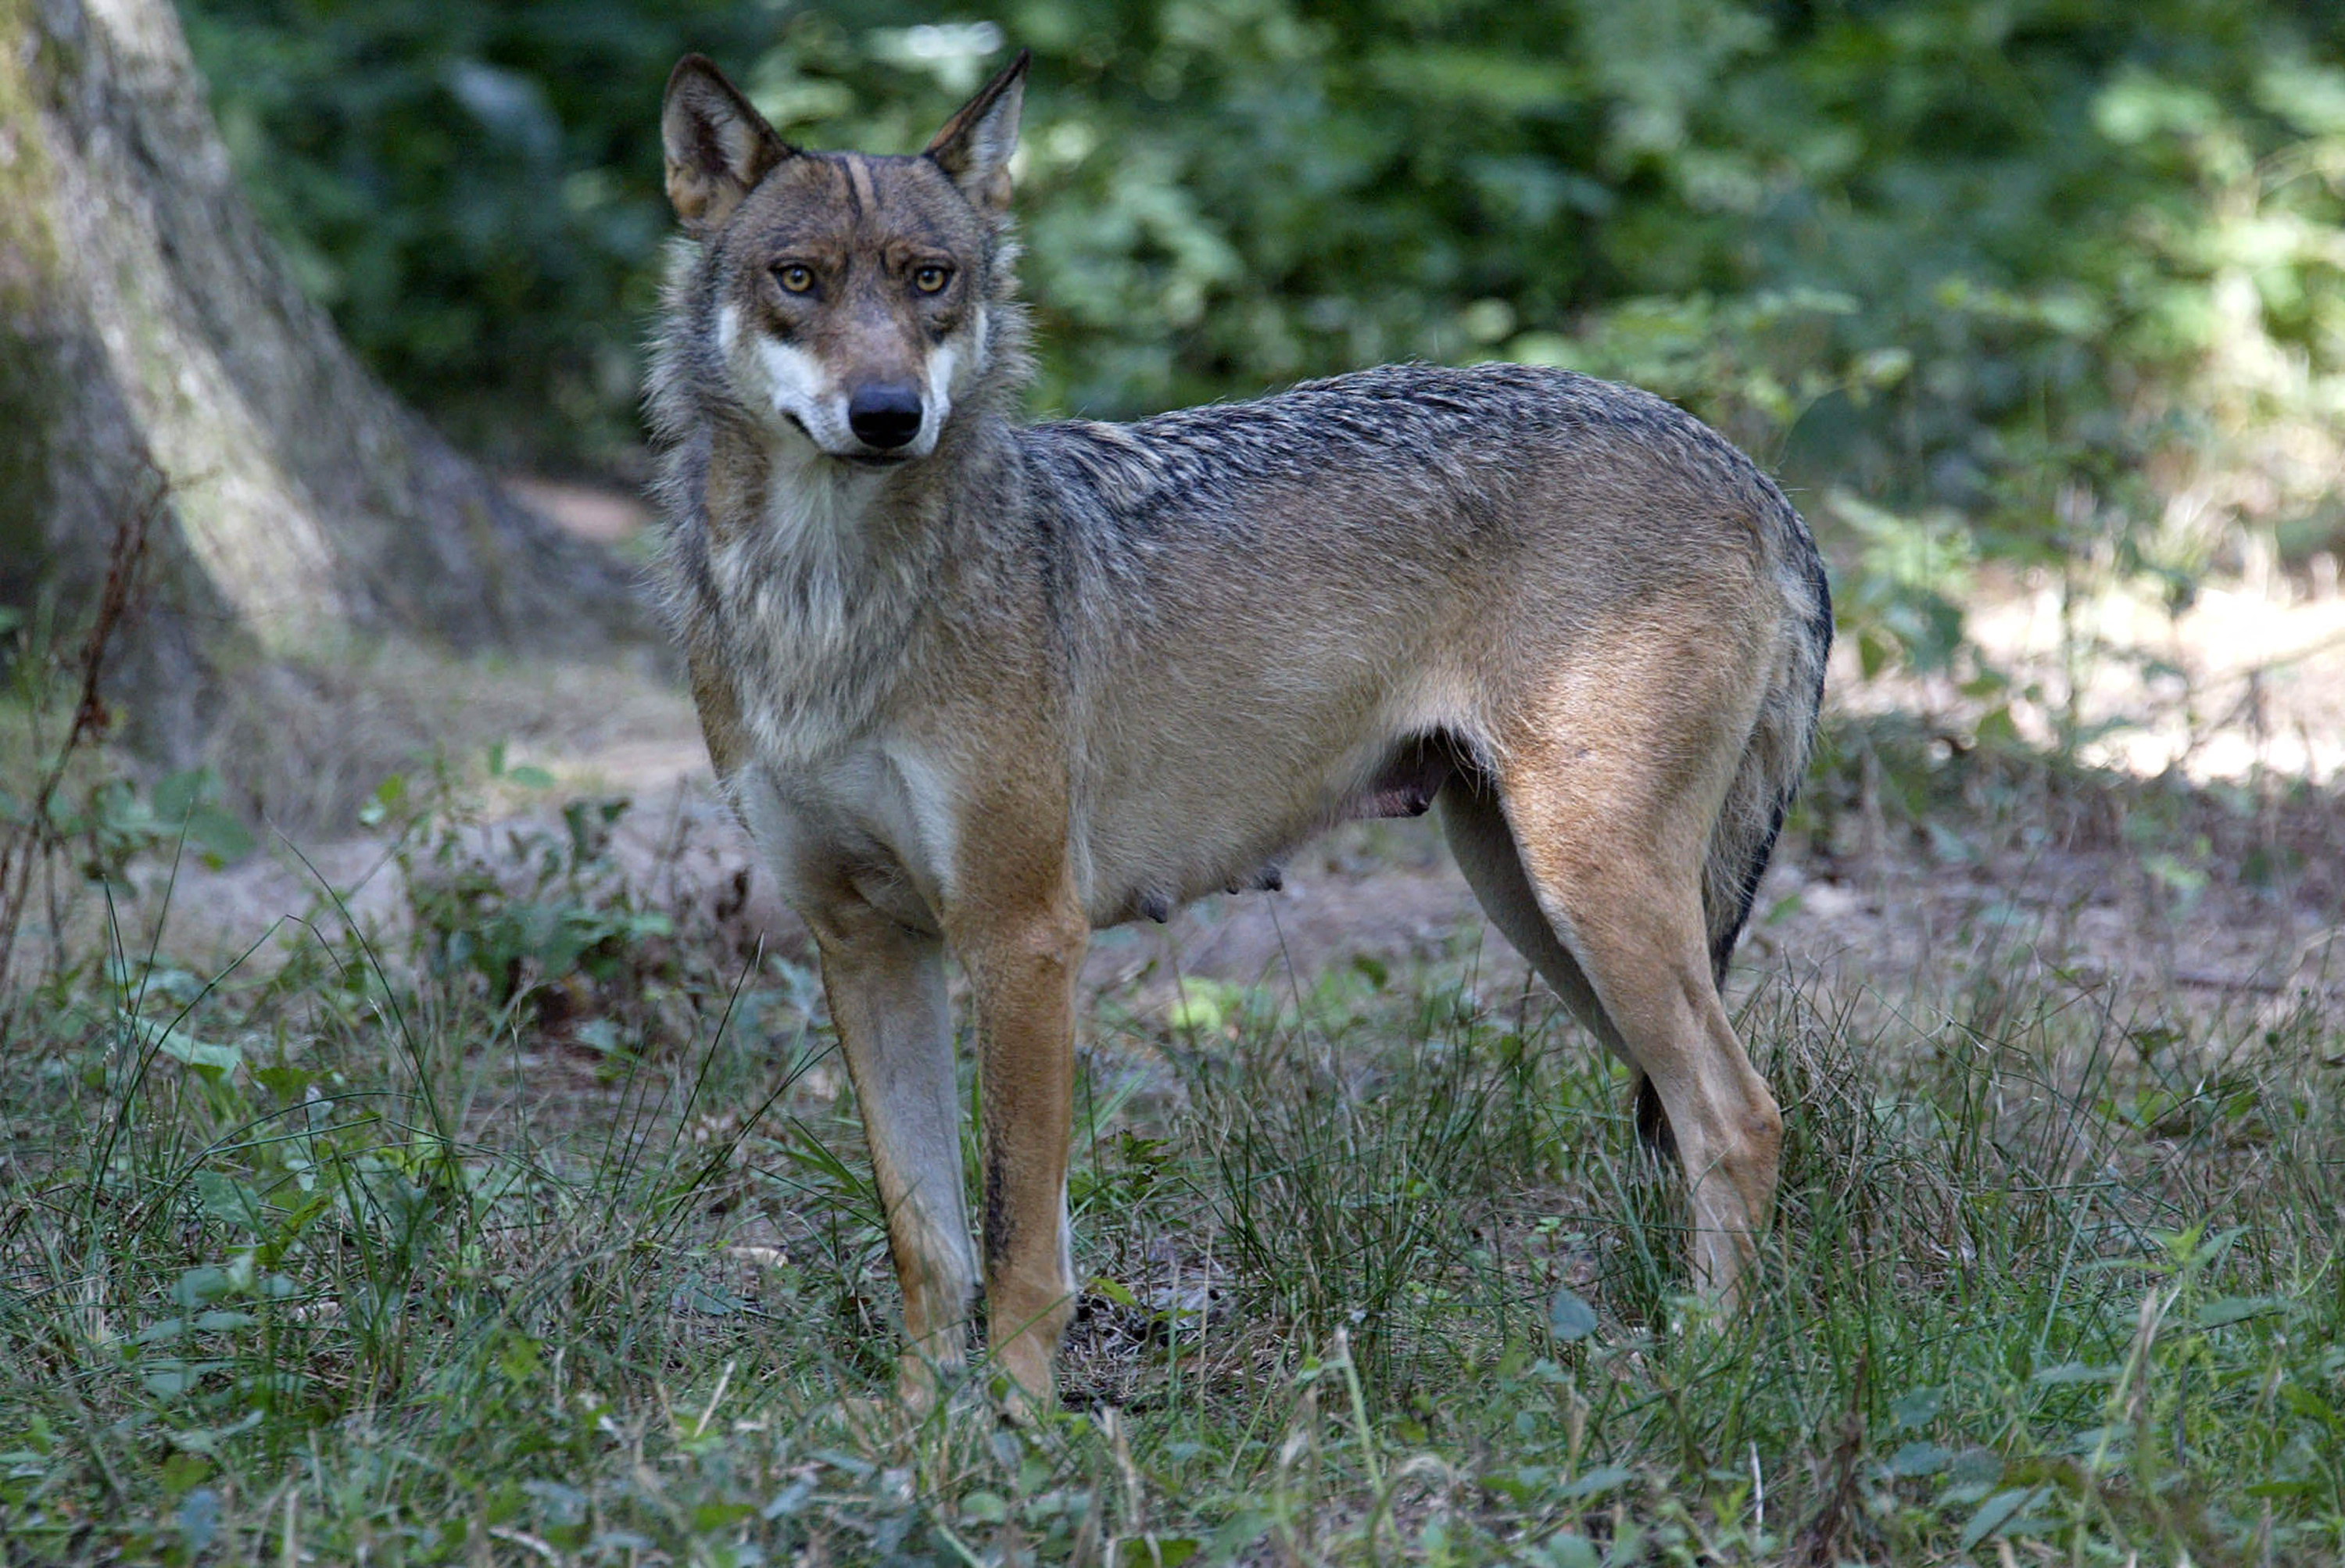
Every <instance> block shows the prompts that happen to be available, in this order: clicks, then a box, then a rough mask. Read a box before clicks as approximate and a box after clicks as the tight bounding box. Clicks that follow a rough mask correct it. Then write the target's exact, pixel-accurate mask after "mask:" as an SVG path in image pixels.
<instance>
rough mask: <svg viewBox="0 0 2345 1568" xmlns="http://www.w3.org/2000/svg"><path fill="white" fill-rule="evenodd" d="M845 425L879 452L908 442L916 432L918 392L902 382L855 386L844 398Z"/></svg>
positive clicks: (918, 415) (857, 437)
mask: <svg viewBox="0 0 2345 1568" xmlns="http://www.w3.org/2000/svg"><path fill="white" fill-rule="evenodd" d="M847 428H848V429H849V430H851V431H853V432H854V433H855V439H856V440H858V441H859V442H861V443H863V444H864V445H866V446H876V447H878V448H879V449H880V450H881V451H883V452H892V451H894V450H895V449H896V448H897V447H899V446H908V445H909V444H910V443H911V442H912V438H913V437H915V436H917V435H919V433H920V393H919V389H918V388H917V387H913V386H910V385H908V384H906V383H904V382H871V383H868V384H866V385H864V386H859V387H857V388H856V389H855V391H854V392H853V393H852V394H851V395H850V396H849V397H848V400H847Z"/></svg>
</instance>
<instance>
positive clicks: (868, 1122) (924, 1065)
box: [808, 899, 977, 1411]
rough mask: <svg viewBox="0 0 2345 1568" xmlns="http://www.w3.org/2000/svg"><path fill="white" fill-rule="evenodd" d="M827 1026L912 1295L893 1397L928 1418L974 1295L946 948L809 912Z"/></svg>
mask: <svg viewBox="0 0 2345 1568" xmlns="http://www.w3.org/2000/svg"><path fill="white" fill-rule="evenodd" d="M808 923H809V924H811V925H812V926H813V928H814V932H815V941H816V943H817V946H818V947H819V948H820V949H821V952H822V981H823V987H824V990H825V991H826V992H827V993H828V995H829V997H830V1016H831V1021H832V1023H835V1024H836V1025H837V1029H838V1039H839V1044H840V1045H841V1046H842V1047H843V1048H844V1049H845V1051H846V1053H847V1070H848V1073H849V1074H851V1075H852V1076H853V1078H854V1080H855V1096H856V1099H857V1100H858V1102H860V1104H861V1105H862V1109H863V1131H864V1135H865V1136H866V1137H867V1138H868V1140H869V1141H870V1145H871V1168H872V1173H873V1174H874V1175H875V1176H877V1177H878V1183H879V1198H880V1201H881V1202H882V1203H884V1204H885V1205H886V1206H887V1210H888V1252H889V1254H890V1255H891V1256H892V1257H893V1258H894V1260H895V1265H896V1280H897V1283H898V1284H899V1285H901V1286H902V1287H903V1291H904V1349H903V1356H902V1360H901V1363H900V1370H899V1372H898V1380H897V1386H898V1391H899V1392H900V1393H901V1395H902V1396H903V1399H904V1400H905V1402H906V1403H907V1404H909V1405H910V1406H911V1407H912V1408H913V1409H914V1410H920V1411H925V1410H928V1409H929V1408H930V1406H931V1405H933V1403H934V1402H935V1399H936V1394H937V1388H938V1383H939V1374H949V1373H950V1372H951V1371H952V1370H954V1369H958V1368H959V1366H960V1365H961V1363H962V1361H963V1359H964V1355H965V1351H964V1343H963V1342H964V1340H965V1339H966V1337H967V1323H968V1313H969V1296H970V1294H971V1293H972V1291H973V1290H974V1289H975V1288H976V1285H977V1258H976V1256H975V1253H974V1249H973V1248H972V1247H970V1245H969V1207H968V1202H967V1199H966V1198H965V1197H964V1196H963V1195H962V1191H961V1166H960V1100H959V1094H958V1093H957V1092H956V1091H955V1089H954V1086H953V1051H952V1015H951V1013H950V1012H949V1010H948V1008H947V1005H946V1002H945V966H944V943H943V942H942V940H941V939H940V938H938V937H934V936H930V935H927V934H925V933H923V932H916V931H913V930H910V929H909V928H908V927H906V926H903V925H901V924H898V922H897V921H893V920H890V919H888V916H886V915H885V914H882V913H881V912H880V911H878V910H876V909H873V908H872V907H871V906H870V905H868V904H867V903H864V902H862V901H859V900H854V899H845V900H842V901H839V902H837V903H836V904H834V905H832V906H831V907H829V908H827V909H825V910H822V911H818V912H815V913H812V914H811V915H810V918H809V921H808Z"/></svg>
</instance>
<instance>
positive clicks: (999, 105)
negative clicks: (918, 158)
mask: <svg viewBox="0 0 2345 1568" xmlns="http://www.w3.org/2000/svg"><path fill="white" fill-rule="evenodd" d="M1031 58H1032V56H1031V55H1030V54H1029V53H1028V52H1027V51H1026V50H1024V49H1020V50H1019V51H1018V57H1017V58H1016V59H1014V60H1012V61H1010V64H1009V66H1007V67H1006V68H1005V69H1004V70H1003V71H1002V73H1001V74H1000V76H996V77H994V78H993V80H991V81H990V82H988V83H986V84H985V86H984V87H983V88H982V89H980V91H979V93H978V95H977V97H973V98H971V99H969V102H967V103H965V104H963V105H962V106H961V107H960V113H959V114H957V115H955V116H953V117H952V118H950V119H949V120H947V121H946V122H945V128H944V129H942V130H940V131H939V132H937V137H936V139H935V140H934V141H932V142H930V143H929V145H928V148H927V149H926V152H925V156H926V157H928V158H929V159H931V160H933V161H934V162H935V164H936V166H937V167H938V168H941V169H943V170H944V171H945V172H946V173H947V174H949V175H950V176H952V180H953V183H954V184H955V185H958V186H959V187H960V189H961V194H962V195H964V196H966V197H968V198H969V200H970V201H972V202H974V203H975V204H976V205H977V206H979V207H980V208H983V209H985V210H987V211H989V212H1001V211H1004V210H1006V209H1008V208H1009V206H1010V154H1011V153H1013V152H1015V151H1017V150H1018V114H1019V110H1020V108H1021V107H1023V106H1024V104H1025V102H1026V66H1027V63H1028V61H1030V59H1031Z"/></svg>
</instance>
